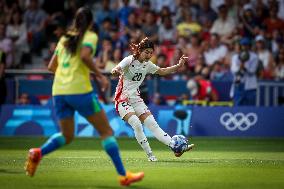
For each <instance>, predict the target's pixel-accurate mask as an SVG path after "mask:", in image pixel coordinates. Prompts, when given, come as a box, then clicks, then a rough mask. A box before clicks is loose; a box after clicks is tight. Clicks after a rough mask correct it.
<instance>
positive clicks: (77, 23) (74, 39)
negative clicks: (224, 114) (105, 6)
mask: <svg viewBox="0 0 284 189" xmlns="http://www.w3.org/2000/svg"><path fill="white" fill-rule="evenodd" d="M92 22H93V15H92V12H91V10H90V9H89V8H87V7H81V8H79V9H78V11H77V12H76V15H75V18H74V20H73V23H72V26H71V27H70V29H68V31H67V33H66V34H65V37H66V38H67V40H66V42H65V44H64V46H65V47H66V49H67V50H68V51H69V52H70V53H71V54H75V53H76V51H77V48H78V45H79V43H80V41H81V40H82V38H83V36H84V34H85V32H86V31H87V30H88V28H89V26H90V24H91V23H92Z"/></svg>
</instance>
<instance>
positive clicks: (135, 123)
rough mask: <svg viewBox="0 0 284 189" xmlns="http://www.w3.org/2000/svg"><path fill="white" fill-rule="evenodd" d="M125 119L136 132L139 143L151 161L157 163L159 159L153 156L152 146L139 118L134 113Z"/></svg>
mask: <svg viewBox="0 0 284 189" xmlns="http://www.w3.org/2000/svg"><path fill="white" fill-rule="evenodd" d="M123 119H124V120H125V121H126V122H127V123H128V124H129V125H131V127H132V128H133V130H134V135H135V138H136V140H137V142H138V143H139V144H140V146H141V147H142V149H143V150H144V152H145V153H146V154H147V157H148V160H149V161H157V158H156V157H155V156H154V155H153V152H152V149H151V147H150V144H149V142H148V140H147V137H146V136H145V134H144V131H143V127H142V124H141V122H140V120H139V118H138V117H137V116H136V115H135V113H134V112H130V113H127V114H126V115H125V116H124V117H123Z"/></svg>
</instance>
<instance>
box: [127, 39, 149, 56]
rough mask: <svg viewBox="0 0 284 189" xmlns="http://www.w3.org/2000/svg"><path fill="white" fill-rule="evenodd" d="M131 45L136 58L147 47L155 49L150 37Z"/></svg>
mask: <svg viewBox="0 0 284 189" xmlns="http://www.w3.org/2000/svg"><path fill="white" fill-rule="evenodd" d="M129 46H130V50H131V52H132V55H133V57H134V59H137V58H138V57H139V55H140V54H141V52H142V51H143V50H145V49H147V48H151V49H154V44H153V43H152V42H151V41H150V40H149V38H148V37H145V38H144V39H142V41H140V43H138V44H135V43H131V44H130V45H129Z"/></svg>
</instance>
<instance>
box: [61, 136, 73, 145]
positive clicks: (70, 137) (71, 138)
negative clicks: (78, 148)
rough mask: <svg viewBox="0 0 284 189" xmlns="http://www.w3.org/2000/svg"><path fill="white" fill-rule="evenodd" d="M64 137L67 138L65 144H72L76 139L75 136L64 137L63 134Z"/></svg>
mask: <svg viewBox="0 0 284 189" xmlns="http://www.w3.org/2000/svg"><path fill="white" fill-rule="evenodd" d="M63 136H64V138H65V144H70V143H71V142H72V141H73V139H74V135H64V134H63Z"/></svg>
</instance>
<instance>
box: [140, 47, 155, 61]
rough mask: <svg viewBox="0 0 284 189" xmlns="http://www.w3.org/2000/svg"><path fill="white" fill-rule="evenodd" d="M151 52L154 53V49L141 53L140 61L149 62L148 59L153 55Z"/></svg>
mask: <svg viewBox="0 0 284 189" xmlns="http://www.w3.org/2000/svg"><path fill="white" fill-rule="evenodd" d="M153 51H154V49H152V48H147V49H144V50H143V51H142V52H141V54H140V58H141V60H143V61H148V60H150V58H151V57H152V55H153Z"/></svg>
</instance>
